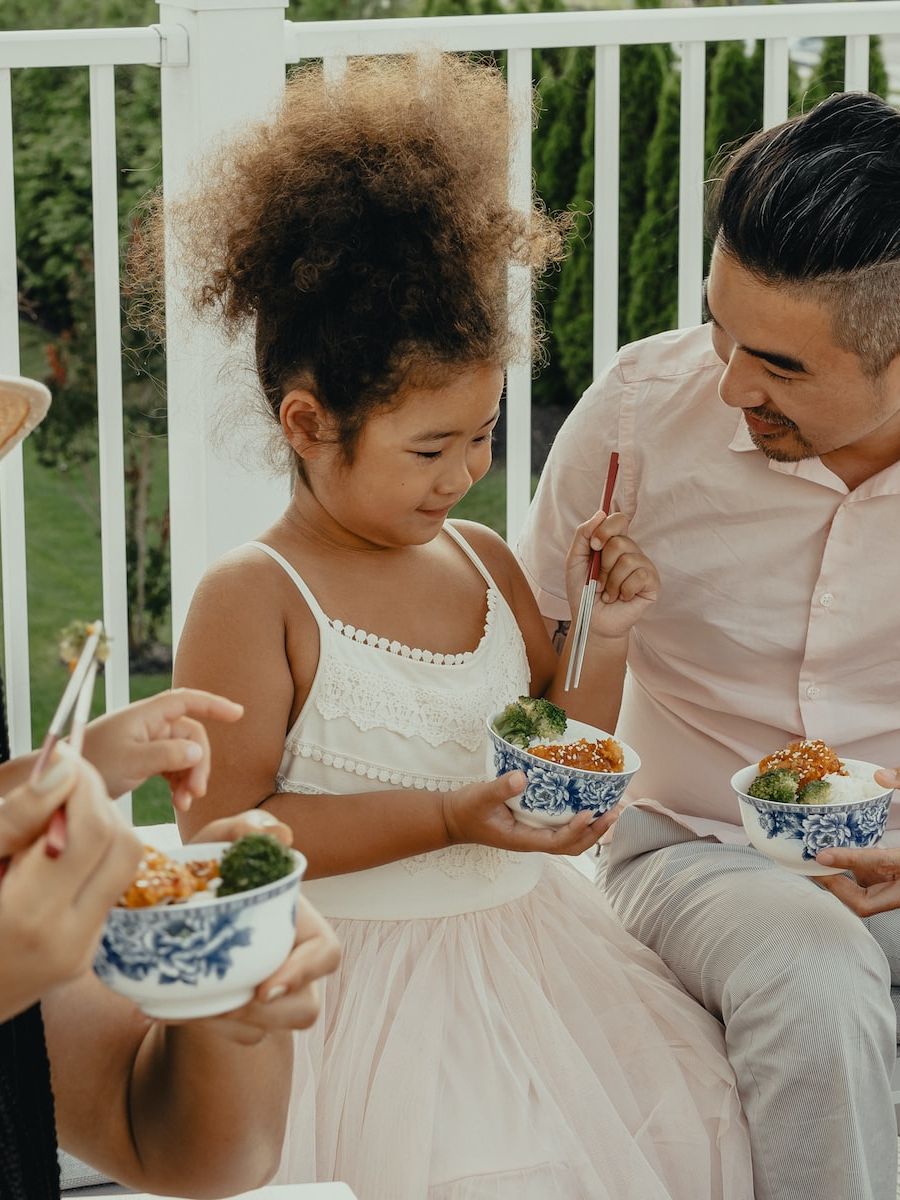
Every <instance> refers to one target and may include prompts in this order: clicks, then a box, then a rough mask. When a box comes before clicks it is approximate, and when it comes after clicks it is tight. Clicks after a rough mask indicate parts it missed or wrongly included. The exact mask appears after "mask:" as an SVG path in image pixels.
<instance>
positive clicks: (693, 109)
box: [678, 42, 706, 328]
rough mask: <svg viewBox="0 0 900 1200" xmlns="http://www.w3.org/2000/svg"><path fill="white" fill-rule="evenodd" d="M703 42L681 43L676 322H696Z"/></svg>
mask: <svg viewBox="0 0 900 1200" xmlns="http://www.w3.org/2000/svg"><path fill="white" fill-rule="evenodd" d="M705 100H706V59H705V46H704V43H703V42H686V43H685V44H684V45H683V46H682V47H681V142H680V147H681V150H680V158H679V164H678V325H679V327H680V328H684V327H685V326H690V325H699V324H700V321H701V305H702V299H701V297H702V293H701V288H702V285H703V175H704V166H705V162H704V158H705V154H704V128H705V125H704V122H705V109H706V103H705Z"/></svg>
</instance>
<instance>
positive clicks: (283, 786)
mask: <svg viewBox="0 0 900 1200" xmlns="http://www.w3.org/2000/svg"><path fill="white" fill-rule="evenodd" d="M275 786H276V789H277V790H278V791H279V792H297V793H299V794H300V795H301V796H328V795H330V794H331V793H330V792H329V791H328V788H321V787H316V785H315V784H314V783H303V782H302V780H299V779H289V778H288V776H287V775H282V774H281V773H280V772H279V774H278V775H276V776H275Z"/></svg>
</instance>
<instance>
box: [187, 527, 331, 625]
mask: <svg viewBox="0 0 900 1200" xmlns="http://www.w3.org/2000/svg"><path fill="white" fill-rule="evenodd" d="M297 600H298V588H297V585H296V583H295V582H294V580H293V579H292V578H291V577H290V575H289V574H288V573H287V571H286V570H285V569H284V567H283V566H282V564H281V563H280V562H277V561H276V560H274V559H273V558H271V557H270V556H269V555H268V554H267V553H265V551H263V550H261V549H260V548H259V546H257V545H254V544H252V543H250V542H248V543H245V544H244V545H242V546H237V547H235V549H233V550H230V551H228V553H227V554H224V555H223V556H222V557H221V558H219V559H217V560H216V561H215V562H214V563H212V565H211V566H209V567H208V568H207V569H206V571H205V572H204V574H203V577H202V578H201V580H200V583H199V584H198V585H197V589H196V591H195V592H194V596H193V599H192V601H191V611H192V614H193V615H194V616H195V617H196V616H202V618H203V619H205V620H208V619H210V618H211V617H214V623H215V624H216V625H223V624H226V625H227V624H228V623H229V622H230V621H233V620H235V619H240V620H241V621H242V622H243V621H244V620H246V619H247V617H248V615H250V614H252V616H253V617H254V619H255V620H257V621H259V622H260V623H262V622H265V623H267V624H269V625H270V626H271V625H273V624H276V623H277V624H278V625H279V626H283V625H286V624H288V623H290V624H292V625H293V624H296V623H298V622H299V623H300V624H301V625H302V626H303V627H304V628H305V627H306V626H309V628H310V629H312V628H313V627H314V626H315V618H314V616H313V614H312V613H311V612H310V611H309V608H308V606H307V604H306V603H299V604H298V602H297Z"/></svg>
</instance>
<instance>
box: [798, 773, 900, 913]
mask: <svg viewBox="0 0 900 1200" xmlns="http://www.w3.org/2000/svg"><path fill="white" fill-rule="evenodd" d="M878 774H879V775H885V774H893V772H885V771H879V772H878ZM876 778H877V776H876ZM879 782H883V781H882V780H879ZM816 862H818V863H821V864H822V866H823V867H839V868H840V869H841V870H843V871H852V872H853V875H854V878H853V879H849V878H848V877H847V876H846V875H819V876H817V877H816V883H818V884H820V885H821V886H822V887H823V888H826V889H827V890H828V891H829V892H831V894H832V895H834V896H837V898H838V899H839V900H841V901H842V902H843V903H844V904H846V905H847V907H848V908H850V909H852V910H853V912H855V913H856V914H857V916H860V917H873V916H875V914H876V913H881V912H890V911H891V910H893V909H895V908H900V848H897V849H891V848H888V847H884V846H872V847H871V848H869V849H863V850H820V851H819V853H818V854H817V855H816Z"/></svg>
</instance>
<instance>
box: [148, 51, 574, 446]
mask: <svg viewBox="0 0 900 1200" xmlns="http://www.w3.org/2000/svg"><path fill="white" fill-rule="evenodd" d="M508 160H509V119H508V111H507V96H506V89H505V85H504V83H503V79H502V77H501V75H500V74H499V72H498V71H497V70H496V69H495V68H494V67H492V66H488V65H485V64H480V63H475V62H472V61H471V60H465V59H462V58H456V57H454V56H451V55H439V56H434V57H430V58H422V57H413V56H403V57H392V58H384V57H382V58H377V59H376V58H369V59H366V58H361V59H353V60H351V62H350V64H349V66H348V68H347V71H346V73H345V74H344V76H343V77H342V78H341V79H340V80H339V81H338V82H330V81H327V80H326V79H325V77H324V75H323V71H322V68H321V66H319V65H310V66H306V67H303V68H301V69H300V70H298V71H297V72H296V73H294V74H293V76H292V77H291V78H290V80H289V81H288V83H287V86H286V89H285V93H284V98H283V100H282V102H281V104H280V105H279V107H278V110H277V112H276V114H275V115H274V117H273V118H272V119H271V120H268V121H266V122H263V123H260V124H257V125H254V126H253V127H251V128H249V129H248V130H247V131H246V132H244V133H243V134H242V135H241V136H239V137H238V138H236V139H235V140H233V141H231V142H230V143H229V144H228V145H227V146H226V147H225V149H224V150H223V151H221V152H220V153H219V154H218V155H217V156H216V157H215V158H214V159H213V161H212V162H211V163H210V164H206V165H205V166H204V169H203V175H202V182H201V183H200V184H199V185H198V187H196V188H195V189H193V190H192V191H191V193H190V194H189V195H188V196H187V198H186V199H183V200H179V201H177V202H176V203H175V204H173V205H169V206H168V208H169V209H170V211H167V213H166V217H167V225H168V228H169V231H170V232H172V231H174V236H175V237H176V238H177V240H178V245H179V253H180V255H182V256H183V259H184V263H183V265H184V267H185V269H186V271H187V277H188V278H189V280H190V281H191V286H192V293H191V294H192V298H193V301H194V304H195V307H196V309H197V310H198V312H203V311H204V310H212V311H213V312H216V313H218V314H219V315H220V316H221V318H222V319H223V321H224V327H225V330H226V332H227V333H228V334H229V335H230V336H232V337H233V336H235V335H236V334H237V333H238V332H240V330H241V329H243V328H244V327H245V326H246V325H247V324H248V323H252V325H253V327H254V329H255V347H256V366H257V371H258V374H259V380H260V383H261V385H262V389H263V392H264V394H265V397H266V400H267V402H268V407H269V408H270V409H271V411H272V413H273V414H275V415H276V417H277V415H278V411H279V406H280V404H281V401H282V399H283V397H284V396H285V395H286V393H287V392H288V391H290V390H291V388H292V387H296V386H306V387H309V388H310V389H311V390H312V391H313V392H314V393H315V394H316V396H317V397H318V399H319V401H320V403H321V404H322V405H323V406H324V407H325V409H326V410H327V411H328V412H329V414H330V415H331V416H332V417H333V418H334V420H335V423H336V426H337V431H338V439H339V441H340V443H341V445H342V447H343V449H344V452H345V455H346V456H347V458H348V460H349V459H350V458H352V452H353V445H354V443H355V440H356V438H357V436H358V434H359V431H360V429H361V428H362V425H363V424H364V422H365V419H366V417H367V416H368V415H369V414H370V413H371V412H372V411H373V410H375V409H376V408H379V407H383V406H385V405H387V404H390V402H391V399H392V397H393V396H395V395H396V394H397V392H398V391H399V390H400V389H401V388H402V387H403V385H404V384H408V383H413V382H415V383H423V384H425V385H426V386H427V385H428V383H429V382H431V381H436V380H437V379H440V378H441V377H444V378H446V376H447V373H448V372H452V371H455V370H459V369H465V368H467V367H470V366H473V365H476V364H481V363H496V364H502V363H504V362H505V361H507V360H508V359H510V358H511V357H514V356H516V355H519V354H522V353H523V352H525V353H527V352H528V351H529V350H532V349H536V348H537V347H538V346H539V344H540V328H539V324H538V321H537V320H536V319H535V320H534V321H533V322H532V329H533V330H534V334H533V338H532V344H531V345H530V346H523V345H521V344H519V343H520V341H521V339H517V337H516V334H515V330H514V328H513V326H512V323H511V321H510V312H509V305H508V299H507V269H508V267H509V266H510V265H512V264H520V265H522V266H526V267H529V268H531V269H532V270H534V271H535V272H540V271H542V270H544V269H545V268H546V267H547V266H548V265H549V264H550V263H551V262H555V261H558V260H559V259H560V258H561V257H562V253H563V244H564V235H565V232H566V226H567V221H566V219H565V218H559V217H557V218H551V217H549V216H548V215H547V214H546V213H545V212H544V211H543V210H542V208H541V207H540V206H539V205H536V206H534V207H533V208H532V209H531V211H530V212H520V211H517V210H516V209H514V208H513V207H512V206H511V204H510V201H509V199H508V194H507V171H508ZM136 245H137V246H138V248H139V255H140V258H141V259H142V261H141V262H138V263H137V264H136V265H135V267H134V268H133V273H136V275H137V276H138V278H139V279H140V277H141V276H143V283H144V284H145V285H146V283H147V281H148V279H149V278H150V277H151V276H153V275H154V272H155V278H156V280H157V282H159V281H160V275H161V271H160V266H161V246H162V211H161V206H160V205H157V206H156V210H155V213H154V214H153V216H152V217H151V220H150V222H149V227H145V229H144V231H143V233H142V235H141V237H140V238H139V239H138V240H137V242H136ZM148 264H153V265H152V266H151V265H148Z"/></svg>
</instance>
